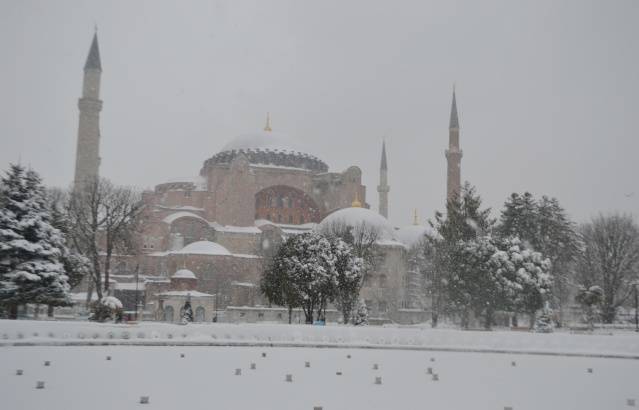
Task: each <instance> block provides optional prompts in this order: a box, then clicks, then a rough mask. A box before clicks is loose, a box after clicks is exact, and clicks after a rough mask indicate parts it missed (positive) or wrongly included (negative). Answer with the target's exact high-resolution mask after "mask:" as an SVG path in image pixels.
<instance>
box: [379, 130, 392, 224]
mask: <svg viewBox="0 0 639 410" xmlns="http://www.w3.org/2000/svg"><path fill="white" fill-rule="evenodd" d="M389 191H390V186H388V166H387V165H386V142H385V141H384V142H382V163H381V165H380V167H379V185H377V192H378V193H379V214H380V215H382V216H383V217H384V218H388V192H389Z"/></svg>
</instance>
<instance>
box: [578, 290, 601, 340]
mask: <svg viewBox="0 0 639 410" xmlns="http://www.w3.org/2000/svg"><path fill="white" fill-rule="evenodd" d="M575 301H576V302H577V303H579V304H580V305H581V308H582V309H583V311H584V315H585V317H586V322H587V323H588V326H590V330H592V329H594V328H595V316H596V311H597V308H598V307H599V306H601V304H602V303H603V301H604V290H603V289H602V288H601V287H599V286H596V285H595V286H590V287H585V286H579V290H578V291H577V296H575Z"/></svg>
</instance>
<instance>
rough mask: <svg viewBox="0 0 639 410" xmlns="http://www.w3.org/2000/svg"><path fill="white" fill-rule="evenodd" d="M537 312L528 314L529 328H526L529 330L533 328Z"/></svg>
mask: <svg viewBox="0 0 639 410" xmlns="http://www.w3.org/2000/svg"><path fill="white" fill-rule="evenodd" d="M536 313H537V312H530V313H529V315H530V326H529V327H528V328H529V329H530V330H533V329H534V328H535V319H536V318H537V314H536Z"/></svg>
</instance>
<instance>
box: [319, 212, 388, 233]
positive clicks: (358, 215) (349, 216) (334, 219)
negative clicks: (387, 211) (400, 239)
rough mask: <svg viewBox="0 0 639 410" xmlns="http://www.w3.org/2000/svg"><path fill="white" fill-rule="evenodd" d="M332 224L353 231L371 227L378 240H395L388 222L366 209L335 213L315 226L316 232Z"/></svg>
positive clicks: (328, 227)
mask: <svg viewBox="0 0 639 410" xmlns="http://www.w3.org/2000/svg"><path fill="white" fill-rule="evenodd" d="M333 224H344V225H347V226H350V227H352V228H354V229H361V228H362V227H372V228H374V229H377V230H378V231H379V238H378V239H379V240H393V239H395V235H394V232H393V227H392V226H391V224H390V223H389V222H388V220H387V219H386V218H384V217H383V216H382V215H380V214H378V213H377V212H374V211H371V210H370V209H366V208H358V207H351V208H344V209H340V210H339V211H335V212H333V213H332V214H330V215H328V216H327V217H326V218H324V219H323V220H322V222H320V223H319V225H317V230H319V231H322V230H326V229H330V227H331V225H333Z"/></svg>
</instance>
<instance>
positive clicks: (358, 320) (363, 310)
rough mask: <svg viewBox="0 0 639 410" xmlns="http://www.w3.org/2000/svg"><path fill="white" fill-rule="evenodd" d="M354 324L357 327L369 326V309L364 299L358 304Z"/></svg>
mask: <svg viewBox="0 0 639 410" xmlns="http://www.w3.org/2000/svg"><path fill="white" fill-rule="evenodd" d="M353 324H354V325H355V326H366V325H368V307H367V306H366V302H364V300H363V299H360V300H359V302H358V304H357V310H356V311H355V314H354V315H353Z"/></svg>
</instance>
